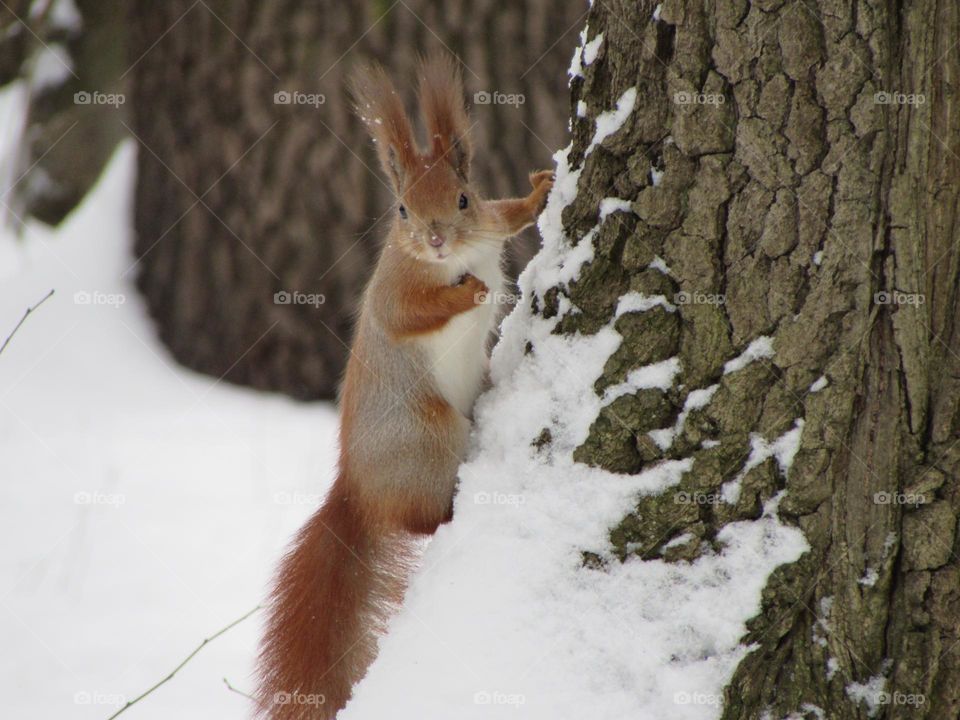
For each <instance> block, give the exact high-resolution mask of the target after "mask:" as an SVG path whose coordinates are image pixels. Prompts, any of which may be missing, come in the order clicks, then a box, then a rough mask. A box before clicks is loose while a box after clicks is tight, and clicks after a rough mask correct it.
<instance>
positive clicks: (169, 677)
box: [107, 605, 263, 720]
mask: <svg viewBox="0 0 960 720" xmlns="http://www.w3.org/2000/svg"><path fill="white" fill-rule="evenodd" d="M262 607H263V606H262V605H257V606H256V607H255V608H253V610H250V611H248V612H246V613H244V614H243V616H241V617H238V618H237V619H236V620H234V621H233V622H232V623H230V624H229V625H227V626H226V627H224V628H221V629H220V630H218V631H217V632H215V633H214V634H213V635H211V636H210V637H208V638H207V639H206V640H204V641H203V642H202V643H200V644H199V645H197V647H196V648H195V649H194V651H193V652H192V653H190V654H189V655H187V657H185V658H184V659H183V662H181V663H180V664H179V665H177V666H176V667H175V668H174V669H173V670H172V671H171V672H170V674H169V675H167V676H166V677H165V678H164V679H163V680H161V681H160V682H158V683H157V684H155V685H154V686H153V687H151V688H150V689H149V690H145V691H144V692H142V693H140V694H139V695H138V696H137V697H135V698H134V699H133V700H129V701H128V702H127V704H126V705H124V706H123V707H122V708H120V709H119V710H117V711H116V712H115V713H114V714H113V715H111V716H110V717H108V718H107V720H113V719H114V718H115V717H117V716H118V715H120V713H122V712H125V711H126V710H127V708H129V707H131V706H133V705H136V704H137V703H138V702H140V701H141V700H143V699H144V698H145V697H146V696H147V695H149V694H150V693H152V692H153V691H154V690H156V689H157V688H158V687H160V686H161V685H164V684H165V683H168V682H169V681H170V680H172V679H173V676H174V675H176V674H177V673H178V672H179V671H180V669H181V668H182V667H183V666H184V665H186V664H187V663H188V662H190V661H191V660H192V659H193V656H194V655H196V654H197V653H198V652H200V651H201V650H203V648H204V647H206V645H207V643H209V642H213V641H214V640H216V639H217V638H218V637H220V636H221V635H223V634H224V633H225V632H226V631H227V630H229V629H230V628H232V627H234V626H236V625H239V624H240V623H242V622H243V621H244V620H246V619H247V618H248V617H250V616H251V615H253V614H254V613H255V612H256V611H257V610H260V609H261V608H262Z"/></svg>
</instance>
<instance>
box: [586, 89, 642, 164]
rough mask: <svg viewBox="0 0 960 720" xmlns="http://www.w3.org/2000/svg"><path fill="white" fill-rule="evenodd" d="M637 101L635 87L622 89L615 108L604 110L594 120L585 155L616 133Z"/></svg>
mask: <svg viewBox="0 0 960 720" xmlns="http://www.w3.org/2000/svg"><path fill="white" fill-rule="evenodd" d="M636 102H637V88H635V87H631V88H628V89H627V90H626V91H624V93H623V95H621V96H620V98H619V99H618V100H617V107H616V109H615V110H605V111H603V112H602V113H600V114H599V115H597V119H596V120H595V124H596V129H595V130H594V133H593V139H592V140H591V141H590V146H589V147H588V148H587V151H586V153H585V155H589V154H590V153H592V152H593V149H594V148H595V147H596V146H597V145H599V144H600V143H602V142H603V141H604V140H606V139H607V138H608V137H610V136H611V135H613V134H614V133H616V132H617V131H618V130H619V129H620V128H621V127H623V124H624V123H625V122H626V121H627V118H628V117H630V114H631V113H632V112H633V107H634V105H635V104H636Z"/></svg>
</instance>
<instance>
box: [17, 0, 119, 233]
mask: <svg viewBox="0 0 960 720" xmlns="http://www.w3.org/2000/svg"><path fill="white" fill-rule="evenodd" d="M74 1H75V5H70V4H69V3H64V2H63V0H56V1H54V0H50V1H49V2H42V1H41V2H34V1H33V0H19V1H14V2H10V3H7V4H6V7H0V85H6V84H7V83H9V82H11V81H13V80H16V79H24V80H25V81H26V84H27V87H28V92H29V99H28V106H27V107H28V113H27V118H26V121H25V124H26V128H27V130H26V133H25V136H24V138H23V142H22V144H21V147H20V157H19V158H18V161H17V163H16V167H11V168H7V173H8V175H12V176H13V177H9V178H6V179H7V180H10V182H11V183H12V182H13V181H15V180H16V179H17V178H18V177H19V176H20V175H21V174H22V173H23V172H24V171H25V170H27V169H28V168H29V172H28V173H27V174H26V175H25V176H24V177H23V178H22V179H21V180H20V182H19V183H18V184H17V186H16V187H15V188H14V190H13V191H12V192H10V193H9V195H8V196H5V204H6V205H7V206H8V208H9V211H8V212H6V213H3V214H6V215H8V216H9V215H10V214H11V213H12V215H13V217H12V220H13V221H14V224H19V222H20V221H21V220H25V219H26V218H27V217H30V216H32V217H35V218H37V219H39V220H42V221H43V222H45V223H48V224H51V225H55V224H57V223H59V222H60V221H61V220H63V218H64V217H65V216H66V215H67V213H68V212H70V211H71V210H72V209H73V208H74V207H76V206H77V204H78V203H79V202H80V201H81V200H82V199H83V197H84V196H85V195H86V193H87V191H88V190H89V189H90V188H91V187H92V186H93V184H94V183H95V182H96V180H97V178H98V177H99V176H100V171H101V170H102V169H103V166H104V164H105V163H106V162H107V160H108V159H109V157H110V155H111V154H112V152H113V150H114V148H115V147H116V145H117V143H118V142H119V141H120V139H121V138H123V137H124V135H125V134H126V130H125V128H124V127H123V121H124V119H125V118H126V107H125V106H124V105H117V104H95V103H87V104H84V103H82V101H81V102H79V103H78V102H77V97H76V93H83V92H89V91H90V90H93V89H96V90H97V91H99V92H101V93H104V94H116V93H119V92H120V90H119V84H120V75H121V73H123V72H124V70H125V68H126V55H125V49H124V45H125V27H124V15H123V5H122V3H121V2H120V0H74ZM7 131H8V132H15V131H16V130H15V128H8V129H7ZM6 190H7V186H5V187H3V189H2V192H6Z"/></svg>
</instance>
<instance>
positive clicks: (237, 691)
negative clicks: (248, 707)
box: [223, 678, 257, 702]
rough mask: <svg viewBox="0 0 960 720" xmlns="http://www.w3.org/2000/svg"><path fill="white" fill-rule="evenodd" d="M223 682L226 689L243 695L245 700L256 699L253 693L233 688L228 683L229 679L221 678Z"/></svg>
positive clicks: (254, 700)
mask: <svg viewBox="0 0 960 720" xmlns="http://www.w3.org/2000/svg"><path fill="white" fill-rule="evenodd" d="M223 684H224V685H226V686H227V690H229V691H230V692H235V693H236V694H237V695H243V696H244V697H245V698H246V699H247V700H252V701H253V702H256V701H257V699H256V698H255V697H254V696H253V695H250V694H249V693H245V692H244V691H243V690H238V689H237V688H235V687H234V686H233V685H231V684H230V681H229V680H227V679H226V678H224V679H223Z"/></svg>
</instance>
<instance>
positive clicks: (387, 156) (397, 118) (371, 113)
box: [350, 65, 418, 195]
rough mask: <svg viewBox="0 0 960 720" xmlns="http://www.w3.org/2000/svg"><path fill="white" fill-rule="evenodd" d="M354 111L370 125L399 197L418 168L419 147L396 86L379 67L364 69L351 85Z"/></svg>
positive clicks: (386, 170)
mask: <svg viewBox="0 0 960 720" xmlns="http://www.w3.org/2000/svg"><path fill="white" fill-rule="evenodd" d="M350 88H351V93H352V95H353V100H354V111H355V112H356V114H357V116H358V117H359V118H360V119H361V120H363V123H364V125H366V126H367V131H368V132H369V133H370V136H371V137H372V138H373V141H374V142H375V143H376V146H377V156H378V157H379V158H380V164H381V165H382V166H383V169H384V172H386V173H387V175H388V177H389V178H390V180H391V182H392V183H393V186H394V189H395V190H396V192H397V194H398V195H399V194H400V192H401V191H402V190H403V186H404V180H405V178H407V177H408V176H409V175H410V174H411V173H412V172H413V171H414V170H415V168H416V166H417V153H418V148H417V145H416V143H415V142H414V140H413V132H412V130H411V127H410V120H409V119H408V118H407V113H406V112H405V111H404V109H403V102H402V101H401V100H400V95H398V94H397V91H396V89H395V88H394V87H393V83H392V82H390V78H389V77H387V74H386V72H384V70H383V68H382V67H380V66H379V65H367V66H364V67H361V68H360V69H359V70H358V71H357V72H356V73H354V75H353V78H352V80H351V83H350Z"/></svg>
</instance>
